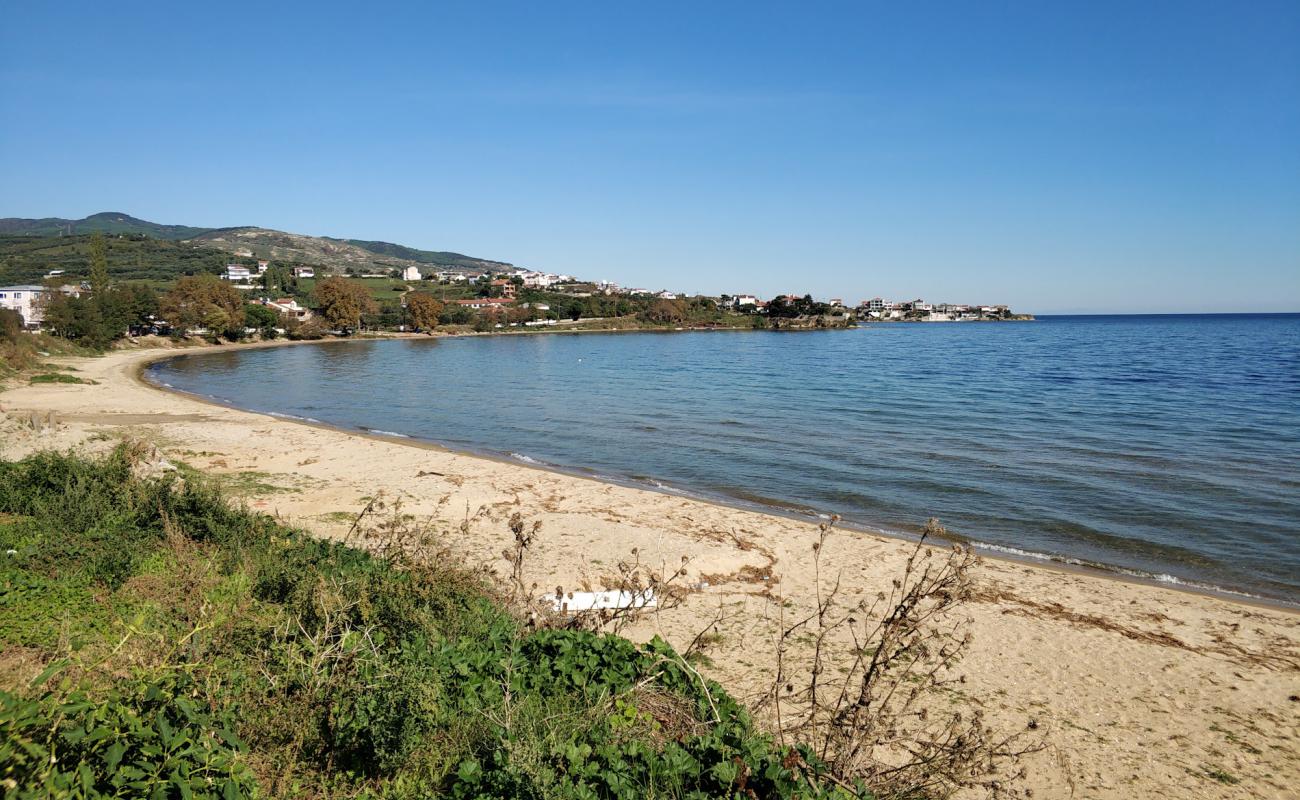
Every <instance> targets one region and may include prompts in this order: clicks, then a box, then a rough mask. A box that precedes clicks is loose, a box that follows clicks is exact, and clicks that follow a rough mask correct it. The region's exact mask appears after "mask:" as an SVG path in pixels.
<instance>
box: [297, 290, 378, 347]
mask: <svg viewBox="0 0 1300 800" xmlns="http://www.w3.org/2000/svg"><path fill="white" fill-rule="evenodd" d="M312 298H313V299H314V300H315V301H316V304H317V305H318V306H319V307H320V313H321V316H323V317H324V318H325V322H326V324H328V325H329V326H330V327H331V328H336V329H338V330H341V331H343V332H345V333H347V332H350V331H354V330H356V329H357V328H358V327H360V325H361V315H362V314H370V313H374V312H375V311H378V310H379V305H378V304H377V303H376V302H375V299H374V298H373V297H371V296H370V290H369V289H367V288H366V285H365V284H364V283H361V282H360V281H355V280H350V279H348V278H339V277H333V278H326V279H325V280H323V281H321V282H319V283H317V284H316V288H315V289H314V290H312Z"/></svg>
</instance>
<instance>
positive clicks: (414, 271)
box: [402, 267, 420, 281]
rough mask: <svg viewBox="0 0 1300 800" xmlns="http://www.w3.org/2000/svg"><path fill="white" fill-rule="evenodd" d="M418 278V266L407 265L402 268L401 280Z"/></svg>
mask: <svg viewBox="0 0 1300 800" xmlns="http://www.w3.org/2000/svg"><path fill="white" fill-rule="evenodd" d="M419 279H420V268H419V267H407V268H406V269H404V270H402V280H404V281H418V280H419Z"/></svg>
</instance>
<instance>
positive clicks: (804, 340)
mask: <svg viewBox="0 0 1300 800" xmlns="http://www.w3.org/2000/svg"><path fill="white" fill-rule="evenodd" d="M152 372H153V375H154V379H155V380H157V381H159V382H163V383H166V384H169V385H171V386H174V387H176V388H179V389H182V390H184V391H188V392H193V393H197V394H201V395H206V396H209V397H212V398H215V399H217V400H220V401H224V402H227V403H230V404H233V405H237V406H240V407H243V408H248V409H253V410H258V411H267V412H272V411H273V412H278V413H282V414H289V415H295V416H300V417H306V418H311V419H314V420H319V421H322V422H327V423H331V424H334V425H339V426H342V427H350V428H367V429H371V430H376V431H381V432H390V433H395V434H401V435H405V436H410V437H416V438H421V439H428V440H432V441H436V442H441V443H443V444H446V445H449V446H451V447H455V448H462V449H468V450H474V451H479V452H490V453H496V454H502V455H508V456H511V457H514V458H517V459H520V460H523V461H528V462H537V463H541V464H548V465H553V466H558V467H563V468H568V469H573V470H577V471H584V472H587V473H589V474H595V475H599V476H602V477H606V478H611V479H618V480H626V481H633V482H641V483H645V484H648V485H651V486H655V487H658V488H665V489H669V490H672V491H680V492H683V493H691V494H699V495H703V496H706V497H714V498H725V499H728V500H731V501H733V502H739V503H752V504H762V505H765V506H769V507H777V508H783V509H786V510H789V511H793V512H796V513H837V514H840V515H841V516H843V517H844V518H845V519H846V520H847V521H850V522H852V523H856V524H859V525H864V526H871V527H879V528H884V529H895V530H907V529H910V528H915V526H918V525H920V524H923V523H924V521H925V520H926V519H927V518H928V517H932V516H933V517H938V518H939V519H941V520H942V521H943V523H944V524H945V525H946V526H948V527H949V528H950V529H952V530H955V531H957V532H959V533H960V534H962V535H964V536H966V537H968V538H970V539H971V540H974V541H976V542H979V543H981V544H982V545H984V546H988V547H991V548H1001V549H1005V550H1007V551H1011V552H1015V553H1020V554H1028V555H1032V556H1035V557H1045V558H1052V559H1056V560H1060V561H1065V562H1069V563H1080V564H1089V565H1094V566H1101V567H1103V568H1109V569H1117V570H1120V571H1126V572H1130V573H1132V574H1136V575H1144V576H1154V577H1157V578H1158V579H1160V580H1165V581H1175V582H1184V583H1188V584H1199V585H1204V586H1213V587H1221V588H1226V589H1230V590H1236V591H1242V592H1248V593H1251V594H1257V595H1260V596H1264V597H1269V598H1274V599H1281V600H1284V601H1289V602H1298V601H1300V315H1243V316H1152V317H1133V316H1125V317H1048V318H1045V319H1042V320H1040V321H1038V322H1035V323H1016V324H971V323H965V324H963V323H951V324H915V325H906V324H893V325H877V326H872V327H864V328H859V329H857V330H851V331H827V332H802V333H767V332H745V333H672V334H609V335H602V334H586V335H581V336H564V335H539V336H512V337H477V338H462V339H440V340H427V341H424V340H390V341H378V342H362V343H339V344H326V345H320V346H311V347H290V348H279V349H269V350H250V351H243V352H231V353H216V354H197V355H187V356H182V357H179V358H176V359H173V360H170V361H168V362H165V363H162V364H159V365H157V366H155V367H154V368H153V370H152Z"/></svg>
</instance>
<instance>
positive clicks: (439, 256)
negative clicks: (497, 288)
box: [334, 239, 514, 270]
mask: <svg viewBox="0 0 1300 800" xmlns="http://www.w3.org/2000/svg"><path fill="white" fill-rule="evenodd" d="M334 241H340V242H346V243H347V244H353V245H356V246H357V247H360V248H363V249H365V250H369V251H370V252H372V253H377V254H379V255H382V256H392V257H394V258H400V259H405V260H407V261H415V262H418V263H421V264H433V265H435V266H439V267H463V268H466V269H474V270H489V269H490V270H498V269H507V268H509V267H512V266H514V265H513V264H510V263H508V262H505V261H488V260H486V259H482V258H474V257H473V256H467V255H462V254H460V253H449V252H446V251H444V250H418V249H416V248H414V247H406V246H405V245H400V244H393V243H392V242H369V241H366V240H365V239H337V240H334Z"/></svg>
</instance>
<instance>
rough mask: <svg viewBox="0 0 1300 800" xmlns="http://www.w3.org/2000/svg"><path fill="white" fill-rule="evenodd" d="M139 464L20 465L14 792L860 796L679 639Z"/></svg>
mask: <svg viewBox="0 0 1300 800" xmlns="http://www.w3.org/2000/svg"><path fill="white" fill-rule="evenodd" d="M141 459H142V455H141V454H140V453H139V452H138V451H133V450H132V449H130V448H127V447H123V448H119V449H118V450H117V451H115V452H114V453H113V454H112V455H111V456H108V457H106V458H103V459H102V460H86V459H84V458H81V457H76V456H70V455H60V454H53V453H47V454H41V455H37V456H32V457H29V458H27V459H25V460H23V461H19V462H0V651H4V652H6V653H7V654H8V655H7V656H6V657H5V658H4V659H3V660H2V661H0V782H3V785H4V786H5V793H4V796H5V797H12V798H35V797H51V796H52V797H68V798H71V797H78V798H82V797H86V798H95V797H177V798H180V797H186V798H188V797H222V798H233V797H253V796H261V797H363V796H364V797H412V798H414V797H435V796H446V797H454V798H488V797H522V798H645V797H664V798H678V797H680V798H705V797H735V798H755V797H757V798H767V797H803V798H809V797H825V796H850V795H849V794H848V793H847V792H846V790H845V789H843V788H841V787H838V786H834V784H833V783H832V782H830V781H828V780H826V779H824V778H823V777H821V776H820V775H819V769H818V767H817V766H816V764H815V760H814V759H813V758H812V757H811V755H810V754H809V753H808V752H807V751H806V750H803V749H788V750H782V749H781V748H779V747H777V746H776V745H774V743H773V742H772V741H771V739H770V738H768V737H767V736H765V735H763V734H761V733H759V732H758V731H757V730H756V729H755V727H754V725H753V723H752V722H751V720H750V718H749V716H748V715H747V713H746V712H745V711H744V710H743V709H742V708H741V707H740V706H739V705H738V704H737V703H736V702H735V701H733V700H732V699H731V698H730V697H728V696H727V694H726V693H725V692H724V691H723V690H722V689H721V688H720V687H719V686H717V685H716V684H713V683H711V682H705V681H704V679H703V678H701V677H700V675H699V674H698V673H697V672H695V670H694V669H693V668H691V667H690V666H689V665H688V664H687V663H686V662H685V661H684V660H683V659H682V658H680V657H679V656H678V655H677V654H676V653H675V652H674V651H673V650H672V649H671V648H670V647H669V646H668V645H666V644H665V643H663V642H661V641H654V642H651V643H649V644H646V645H636V644H633V643H632V642H630V641H628V640H626V639H622V638H619V637H616V636H610V635H605V636H601V635H595V634H591V633H585V632H577V631H559V630H531V629H530V628H529V627H528V626H527V625H525V624H524V623H522V622H521V621H520V619H519V618H518V616H517V615H515V614H512V613H511V612H510V610H509V609H507V608H506V607H504V606H503V605H502V604H501V603H500V602H498V600H497V599H496V593H495V591H494V589H493V587H492V585H491V584H490V583H489V582H488V581H487V580H486V579H485V578H484V577H483V575H482V574H481V573H476V572H472V571H466V570H464V569H463V568H460V567H455V566H448V564H449V563H451V561H450V560H446V559H444V560H440V561H437V562H434V563H429V562H427V561H423V560H421V561H416V560H411V559H407V558H400V557H394V558H389V559H385V558H380V557H377V556H373V555H369V554H367V553H366V552H363V551H361V550H358V549H354V548H351V547H348V546H345V545H342V544H337V543H330V542H324V541H320V540H316V539H312V538H309V537H306V536H304V535H302V534H300V533H298V532H295V531H292V530H289V529H286V528H284V527H283V526H281V525H279V524H278V523H276V522H275V521H274V520H273V519H272V518H270V517H268V516H266V515H263V514H257V513H252V512H250V511H247V510H244V509H242V508H237V507H235V506H232V505H231V504H230V503H228V502H227V501H226V500H224V499H223V498H222V497H221V496H220V494H219V493H218V492H217V491H216V490H215V489H214V488H212V486H211V485H210V484H208V483H207V482H205V481H203V480H201V479H197V478H195V477H193V476H192V474H191V473H190V472H189V471H188V470H185V471H183V472H184V474H186V475H189V476H190V477H189V478H187V479H181V478H180V477H179V476H178V473H176V472H172V473H169V474H164V475H162V476H161V477H151V478H142V477H138V474H139V473H140V471H141V470H140V467H139V462H140V461H141ZM392 552H396V551H392ZM823 781H825V783H823ZM828 787H829V788H828Z"/></svg>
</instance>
